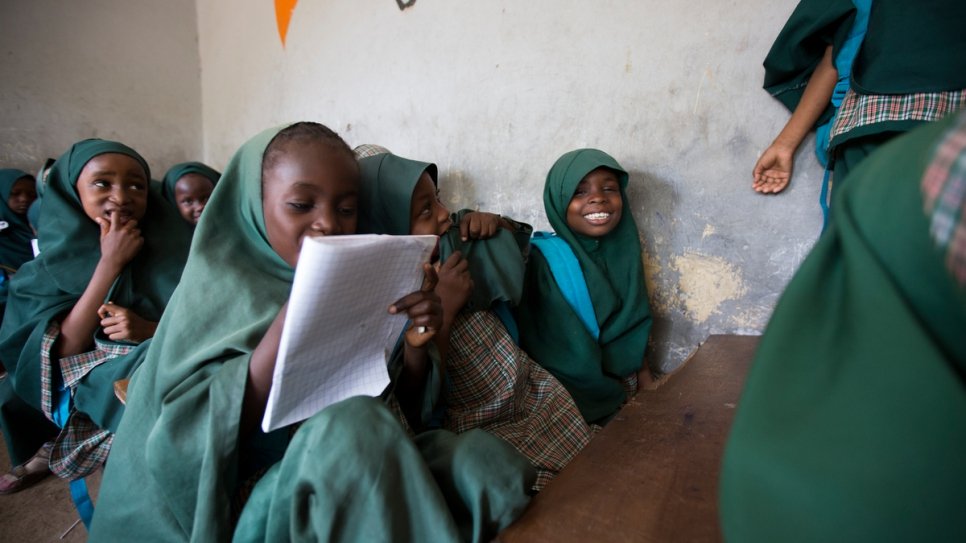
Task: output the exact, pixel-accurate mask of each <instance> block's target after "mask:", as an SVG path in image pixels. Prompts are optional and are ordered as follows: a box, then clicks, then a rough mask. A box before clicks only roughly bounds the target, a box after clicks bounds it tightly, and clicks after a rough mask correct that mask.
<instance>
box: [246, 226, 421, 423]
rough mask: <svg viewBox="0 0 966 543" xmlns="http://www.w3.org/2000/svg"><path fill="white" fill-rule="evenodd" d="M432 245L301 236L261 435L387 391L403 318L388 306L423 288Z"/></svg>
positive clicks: (413, 239)
mask: <svg viewBox="0 0 966 543" xmlns="http://www.w3.org/2000/svg"><path fill="white" fill-rule="evenodd" d="M436 241H437V238H436V236H380V235H371V234H369V235H354V236H323V237H318V238H305V240H304V241H303V242H302V251H301V253H300V254H299V261H298V266H297V267H296V270H295V280H294V282H293V284H292V294H291V295H290V297H289V304H288V312H287V314H286V316H285V326H284V327H283V328H282V339H281V343H280V344H279V350H278V359H277V360H276V362H275V373H274V376H273V378H272V388H271V391H270V392H269V395H268V405H266V407H265V417H264V418H263V419H262V430H264V431H266V432H270V431H272V430H275V429H276V428H281V427H283V426H287V425H289V424H293V423H295V422H299V421H302V420H305V419H307V418H309V417H311V416H312V415H314V414H316V413H318V412H319V411H321V410H323V409H325V408H326V407H328V406H329V405H331V404H333V403H336V402H339V401H342V400H344V399H346V398H349V397H352V396H359V395H366V396H377V395H379V394H380V393H382V391H383V390H385V389H386V387H387V386H388V385H389V372H388V370H387V368H386V363H387V360H388V357H389V355H390V354H392V348H393V347H394V346H395V344H396V341H397V339H398V338H399V334H400V333H401V332H402V329H403V326H405V324H406V320H407V319H406V316H405V315H390V314H389V305H390V304H392V303H393V302H395V301H396V300H398V299H399V298H402V297H403V296H405V295H406V294H409V293H410V292H414V291H416V290H418V289H419V287H420V286H421V285H422V281H423V270H422V264H423V263H424V262H428V261H429V257H430V255H431V254H432V252H433V248H434V247H435V246H436Z"/></svg>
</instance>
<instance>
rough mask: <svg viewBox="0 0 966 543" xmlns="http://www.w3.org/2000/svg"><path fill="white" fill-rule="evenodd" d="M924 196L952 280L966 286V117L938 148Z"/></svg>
mask: <svg viewBox="0 0 966 543" xmlns="http://www.w3.org/2000/svg"><path fill="white" fill-rule="evenodd" d="M922 193H923V201H924V203H925V211H926V215H928V216H929V221H930V224H929V230H930V234H932V237H933V239H934V240H935V242H936V244H937V245H938V246H939V247H940V248H941V249H942V250H943V251H944V252H945V253H946V266H947V267H948V268H949V270H950V272H952V274H953V277H955V278H956V280H957V281H958V282H959V284H960V285H966V222H964V219H966V114H962V115H960V116H959V119H958V120H957V121H956V125H955V126H954V127H953V128H952V129H951V130H950V131H949V132H948V133H947V134H946V135H945V136H944V137H943V139H942V141H940V143H939V145H938V146H937V147H936V154H935V156H934V158H933V161H932V163H931V164H930V165H929V167H928V168H926V173H925V175H924V176H923V178H922Z"/></svg>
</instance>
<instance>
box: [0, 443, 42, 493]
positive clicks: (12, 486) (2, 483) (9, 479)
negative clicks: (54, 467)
mask: <svg viewBox="0 0 966 543" xmlns="http://www.w3.org/2000/svg"><path fill="white" fill-rule="evenodd" d="M51 448H53V443H44V445H43V446H42V447H40V450H38V451H37V454H35V455H33V456H32V457H30V460H27V461H26V462H24V463H23V464H20V465H19V466H17V467H15V468H13V469H12V470H10V473H6V474H4V475H3V476H0V495H2V494H13V493H14V492H20V491H21V490H23V489H25V488H27V487H29V486H32V485H34V484H36V483H39V482H40V481H41V480H42V479H43V478H44V477H47V476H48V475H50V466H49V462H50V449H51Z"/></svg>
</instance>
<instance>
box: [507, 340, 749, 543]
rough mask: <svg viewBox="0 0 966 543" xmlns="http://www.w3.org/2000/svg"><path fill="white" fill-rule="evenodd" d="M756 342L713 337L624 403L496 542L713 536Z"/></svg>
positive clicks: (697, 539) (699, 538) (709, 538)
mask: <svg viewBox="0 0 966 543" xmlns="http://www.w3.org/2000/svg"><path fill="white" fill-rule="evenodd" d="M757 345H758V337H755V336H711V337H710V338H709V339H708V340H707V341H706V342H705V343H704V344H703V345H702V346H701V347H700V348H699V349H698V350H697V351H696V353H695V354H694V355H693V356H692V357H691V358H690V359H689V360H688V361H687V363H685V364H684V365H683V367H682V368H681V369H680V370H678V371H677V372H675V373H673V374H672V375H671V376H670V377H668V378H667V380H666V382H665V383H664V384H662V385H661V386H660V387H659V388H657V389H656V390H648V391H641V392H639V393H638V394H637V396H636V397H635V398H634V399H632V400H631V401H630V402H628V404H627V405H625V406H624V408H623V409H622V410H621V412H620V413H618V415H617V416H616V417H615V418H614V420H612V421H611V422H610V424H608V425H607V427H605V428H604V430H602V431H601V432H600V433H599V434H598V435H597V436H596V437H594V439H593V441H591V443H590V444H589V445H588V446H587V447H586V448H585V449H584V450H583V451H582V452H581V453H580V454H579V455H578V456H577V457H576V458H575V459H574V460H573V461H572V462H571V463H570V465H568V466H567V468H566V469H564V471H563V472H561V473H560V475H558V476H557V478H556V479H555V480H554V481H552V482H551V483H550V485H548V486H547V487H546V488H545V489H544V490H543V492H541V493H540V494H539V495H538V496H536V497H535V498H534V499H533V501H532V502H531V503H530V506H529V507H528V508H527V510H526V511H525V512H524V514H523V515H522V516H521V517H520V518H519V519H518V520H517V521H516V522H515V523H514V524H513V525H512V526H510V527H509V528H508V529H506V530H505V531H504V532H503V533H502V534H500V537H499V541H501V542H502V543H518V542H519V543H522V542H526V543H531V542H535V541H553V542H559V543H568V542H581V543H583V542H608V541H634V542H638V541H640V542H661V543H666V542H675V541H687V542H700V541H720V540H721V530H720V527H719V524H718V475H719V473H720V464H721V457H722V453H723V451H724V445H725V441H726V439H727V436H728V430H729V429H730V428H731V421H732V418H733V417H734V412H735V406H736V404H737V402H738V397H739V395H740V394H741V389H742V387H743V385H744V381H745V375H746V374H747V372H748V368H749V366H750V365H751V359H752V357H753V355H754V352H755V348H756V347H757Z"/></svg>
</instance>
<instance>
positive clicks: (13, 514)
mask: <svg viewBox="0 0 966 543" xmlns="http://www.w3.org/2000/svg"><path fill="white" fill-rule="evenodd" d="M2 441H3V437H2V436H0V442H2ZM0 470H2V472H4V473H5V472H8V471H9V470H10V458H8V456H7V447H6V445H5V444H3V445H0ZM87 486H88V488H89V489H90V492H91V496H92V497H94V498H96V496H97V490H98V489H99V488H100V486H101V472H100V471H98V472H97V473H95V474H94V475H91V476H90V477H88V478H87ZM77 520H78V517H77V511H75V510H74V504H73V502H71V500H70V490H69V488H68V485H67V481H65V480H63V479H58V478H57V477H54V476H50V477H47V478H46V479H44V480H43V481H41V482H40V483H37V484H36V485H34V486H32V487H30V488H28V489H26V490H22V491H20V492H18V493H16V494H10V495H7V496H0V541H2V542H4V543H32V542H35V541H38V542H39V541H45V542H46V541H56V542H82V541H87V530H85V529H84V525H83V524H82V523H80V522H78V523H77V525H76V526H75V525H74V522H75V521H77ZM71 526H73V528H71Z"/></svg>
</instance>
